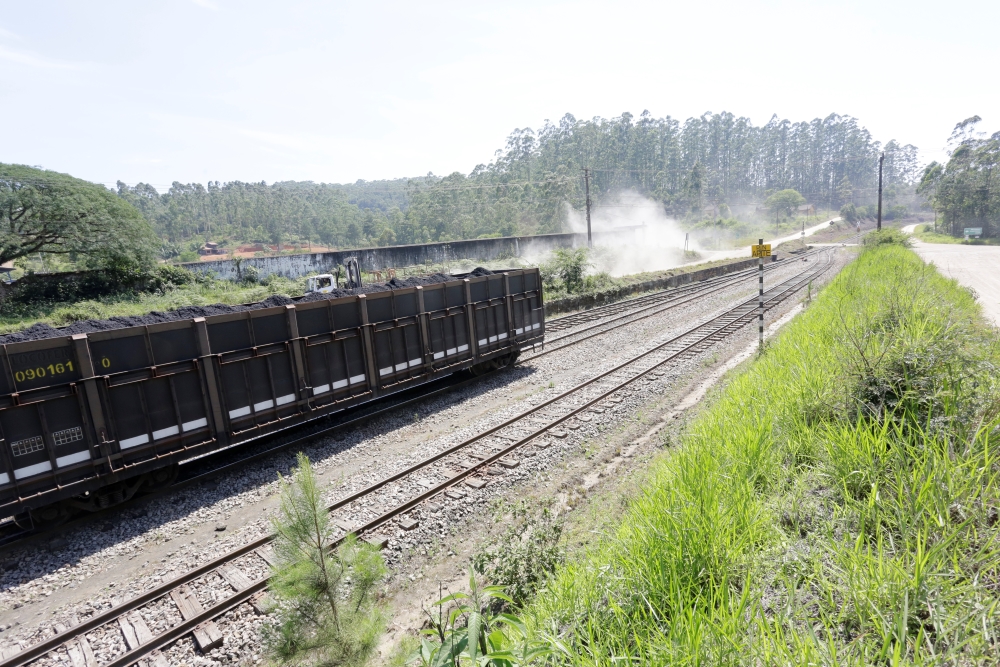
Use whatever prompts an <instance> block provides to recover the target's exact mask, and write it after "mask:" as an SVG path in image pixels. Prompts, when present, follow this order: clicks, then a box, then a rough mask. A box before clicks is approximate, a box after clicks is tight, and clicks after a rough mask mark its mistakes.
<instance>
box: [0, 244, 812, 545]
mask: <svg viewBox="0 0 1000 667" xmlns="http://www.w3.org/2000/svg"><path fill="white" fill-rule="evenodd" d="M818 252H822V251H820V250H815V251H810V252H807V253H804V254H802V255H798V256H797V258H807V257H811V256H814V255H815V254H817V253H818ZM786 266H788V262H786V263H783V264H772V265H767V266H766V267H765V270H767V271H771V270H773V269H778V268H782V267H786ZM757 271H758V270H757V269H756V268H753V269H746V270H743V271H738V272H735V273H731V274H727V275H725V276H718V277H715V278H710V279H708V280H704V281H699V282H698V283H692V284H689V285H684V286H681V287H677V288H671V289H666V290H661V291H657V292H654V293H651V294H647V295H644V296H641V297H639V298H636V299H629V300H627V301H622V302H617V303H613V304H608V305H606V306H600V307H598V308H593V309H590V310H587V311H583V312H580V313H575V314H573V315H568V316H566V317H562V318H558V319H556V320H552V321H551V323H547V324H546V327H547V331H550V330H553V329H555V330H556V331H559V330H567V329H570V328H573V327H576V326H579V325H582V324H586V323H587V322H594V321H597V323H596V324H593V325H591V326H589V327H585V328H583V329H578V330H576V331H571V332H569V333H565V334H563V335H561V336H557V337H555V338H550V339H548V340H547V341H546V344H545V345H544V348H543V349H542V350H540V351H538V352H534V353H529V354H528V355H526V356H525V357H523V358H522V360H521V363H524V362H527V361H533V360H535V359H538V358H539V357H542V356H545V355H547V354H552V353H554V352H559V351H561V350H564V349H566V348H568V347H571V346H574V345H577V344H579V343H582V342H584V341H586V340H590V339H592V338H595V337H597V336H600V335H603V334H605V333H608V332H609V331H612V330H614V329H616V328H618V327H621V326H625V325H628V324H632V323H633V322H637V321H640V320H643V319H646V318H649V317H653V316H655V315H658V314H660V313H662V312H664V311H667V310H670V309H671V308H675V307H678V306H681V305H684V304H686V303H690V302H692V301H694V300H696V299H699V298H702V297H705V296H708V295H710V294H714V293H717V292H720V291H722V290H725V289H727V288H730V287H732V286H734V285H737V284H739V283H740V282H742V281H745V280H747V279H750V278H754V277H756V275H757ZM584 334H586V335H584ZM567 339H571V340H567ZM553 345H554V347H553ZM476 381H477V378H472V379H464V380H461V381H455V380H454V379H453V378H446V379H444V380H441V381H439V384H440V385H441V386H432V387H420V388H415V389H414V390H412V391H413V394H414V395H413V396H401V397H398V398H393V397H389V398H386V399H384V401H385V402H384V404H379V405H374V406H359V407H358V408H355V409H353V410H352V411H351V413H349V414H346V415H343V418H339V419H337V418H334V421H335V423H334V424H332V425H330V426H326V427H324V428H320V429H316V428H309V427H308V426H301V427H295V428H296V430H300V429H306V431H307V432H305V433H299V434H296V435H294V436H292V437H291V438H289V437H283V436H285V434H282V433H280V432H279V433H275V434H272V435H270V436H269V437H268V440H270V441H272V442H273V441H274V440H275V439H277V440H278V441H277V442H273V444H267V445H260V446H256V447H252V451H251V452H250V453H242V452H241V455H240V456H238V457H235V458H234V457H232V456H231V455H229V452H228V451H224V452H216V453H213V454H209V455H208V456H206V457H200V458H199V459H197V460H192V461H187V462H182V463H181V466H180V473H179V475H178V479H177V480H176V481H175V482H174V483H172V484H171V485H169V486H166V487H164V488H162V489H159V490H157V491H154V492H151V493H147V494H144V495H142V496H138V497H137V498H136V502H147V501H149V500H151V499H153V498H156V497H159V496H163V495H166V494H170V493H175V492H177V491H179V490H181V489H183V488H186V487H190V486H192V485H194V484H197V483H200V482H202V481H205V480H207V479H211V478H213V477H215V476H217V475H220V474H223V473H225V472H227V471H230V470H235V469H237V468H239V467H241V466H244V465H246V464H248V463H251V462H253V461H256V460H260V459H263V458H265V457H267V456H270V455H272V454H275V453H277V452H280V451H283V450H286V449H289V448H291V447H295V446H300V445H303V444H305V443H307V442H309V441H311V440H314V439H315V438H319V437H324V436H329V435H331V434H334V433H337V432H339V431H343V430H345V429H348V428H354V427H357V426H359V425H361V424H363V423H366V422H369V421H371V420H372V419H375V418H377V417H380V416H383V415H386V414H389V413H391V412H392V411H394V410H398V409H400V408H402V407H406V406H409V405H412V404H415V403H418V402H421V401H424V400H427V399H430V398H433V397H435V396H438V395H442V394H445V393H448V392H450V391H454V390H456V389H460V388H462V387H464V386H466V385H469V384H472V383H474V382H476ZM427 389H430V391H427ZM203 461H209V462H211V461H219V463H216V464H212V463H209V464H208V465H204V464H203V463H202V462H203ZM121 509H122V506H120V505H116V506H113V507H109V508H107V509H105V510H102V511H99V512H94V513H87V514H84V515H81V516H79V517H76V518H74V519H71V520H70V521H67V522H65V523H63V524H61V525H59V526H58V527H54V528H47V529H25V528H22V527H21V526H18V525H17V524H15V523H14V522H13V521H12V520H7V521H5V522H0V551H8V550H9V549H11V548H13V547H16V546H23V545H24V544H27V543H29V542H30V541H34V540H40V539H46V538H47V537H49V536H51V535H52V534H54V533H55V532H57V531H58V532H63V531H65V530H67V529H70V528H73V527H75V526H79V525H83V524H85V523H88V522H91V521H95V520H98V519H100V518H102V517H104V516H107V515H110V514H113V513H115V512H118V511H120V510H121Z"/></svg>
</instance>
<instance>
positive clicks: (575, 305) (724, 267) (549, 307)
mask: <svg viewBox="0 0 1000 667" xmlns="http://www.w3.org/2000/svg"><path fill="white" fill-rule="evenodd" d="M771 261H772V262H776V261H778V256H777V255H771ZM755 266H757V260H756V259H740V260H736V261H735V262H730V263H729V264H720V265H718V266H713V267H710V268H707V269H699V270H697V271H689V272H688V273H678V274H677V275H675V276H667V277H665V278H657V279H656V280H647V281H646V282H642V283H636V284H634V285H628V286H627V287H619V288H616V289H612V290H607V291H604V292H597V293H596V294H584V295H581V296H571V297H566V298H565V299H557V300H555V301H548V302H546V303H545V317H551V316H552V315H557V314H558V313H569V312H572V311H576V310H586V309H588V308H596V307H597V306H603V305H604V304H607V303H614V302H615V301H621V300H622V299H624V298H625V297H627V296H631V295H632V294H641V293H642V292H650V291H652V290H657V289H666V288H667V287H677V286H678V285H686V284H687V283H694V282H698V281H699V280H706V279H708V278H714V277H715V276H722V275H725V274H727V273H733V272H735V271H742V270H743V269H749V268H753V267H755Z"/></svg>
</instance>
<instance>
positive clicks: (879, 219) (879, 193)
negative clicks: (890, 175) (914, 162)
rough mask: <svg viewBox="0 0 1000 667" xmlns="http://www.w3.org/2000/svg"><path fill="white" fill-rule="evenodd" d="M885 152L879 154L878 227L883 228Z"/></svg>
mask: <svg viewBox="0 0 1000 667" xmlns="http://www.w3.org/2000/svg"><path fill="white" fill-rule="evenodd" d="M883 160H885V153H882V154H881V155H879V156H878V222H877V227H876V228H877V229H882V161H883Z"/></svg>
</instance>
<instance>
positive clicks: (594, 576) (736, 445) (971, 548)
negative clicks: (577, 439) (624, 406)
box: [525, 245, 1000, 665]
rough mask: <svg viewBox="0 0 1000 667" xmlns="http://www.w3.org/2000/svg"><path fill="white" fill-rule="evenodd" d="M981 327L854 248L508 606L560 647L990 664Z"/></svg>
mask: <svg viewBox="0 0 1000 667" xmlns="http://www.w3.org/2000/svg"><path fill="white" fill-rule="evenodd" d="M998 360H1000V350H998V345H997V342H996V336H995V331H994V330H991V329H989V328H987V327H986V325H984V324H982V321H981V319H980V315H979V309H978V306H977V305H976V304H975V301H974V300H973V298H972V296H971V295H970V294H969V292H968V291H966V290H964V289H962V288H961V287H959V286H958V285H957V284H955V283H954V282H952V281H949V280H947V279H945V278H943V277H942V276H940V275H939V274H937V273H936V272H935V270H934V269H933V268H932V267H927V266H925V265H924V264H923V263H922V262H921V261H920V260H919V259H918V258H917V257H916V256H915V255H914V254H913V253H912V252H910V251H909V250H906V249H904V248H901V247H898V246H891V245H888V246H887V245H883V246H878V247H874V248H871V249H866V250H865V251H864V252H862V254H861V256H860V257H859V259H858V260H857V261H855V262H854V263H852V264H851V265H849V266H848V267H847V268H846V269H845V270H844V271H843V272H842V273H841V274H840V275H839V276H838V277H837V278H836V279H835V280H834V281H833V283H832V284H831V285H830V286H829V287H828V288H827V289H825V290H824V291H823V292H822V293H821V294H820V295H819V297H818V298H817V299H816V300H815V301H814V303H813V305H812V306H811V307H810V308H809V310H807V311H806V312H805V313H803V314H802V315H801V316H800V317H798V318H797V319H796V320H795V321H794V322H793V323H792V324H791V325H789V327H788V330H787V331H786V332H784V333H783V334H782V335H781V336H780V338H779V339H778V340H777V341H776V342H775V343H773V344H772V345H771V346H770V347H769V349H768V350H767V352H766V354H765V355H764V356H763V357H761V358H759V359H758V360H757V361H755V362H754V363H753V364H752V365H751V366H750V368H749V369H748V370H747V371H746V372H744V373H742V374H741V375H738V376H737V377H735V378H734V379H733V380H732V382H731V383H730V384H729V385H728V386H727V387H726V388H725V390H724V391H722V392H721V393H720V395H719V398H718V399H717V401H716V402H715V403H714V404H713V405H712V406H711V408H710V409H708V410H707V411H706V412H704V413H703V414H702V415H701V416H700V417H699V418H697V419H696V420H695V421H694V422H693V423H692V424H691V426H690V427H689V429H688V430H687V432H686V433H685V434H684V435H683V437H682V438H681V439H680V441H681V442H680V445H679V446H678V447H677V448H676V449H674V450H672V451H669V452H667V453H665V454H663V455H662V456H661V457H660V458H659V459H658V460H657V461H656V462H655V463H654V466H653V468H652V470H651V472H650V477H649V481H648V482H647V483H646V484H645V485H644V487H643V489H642V491H641V492H640V493H639V494H638V495H637V497H636V499H635V500H633V501H632V503H631V504H630V505H629V507H628V508H627V509H626V510H625V511H624V512H623V514H622V516H621V518H620V525H618V526H617V528H616V529H615V530H612V531H611V533H610V534H609V535H608V537H606V538H605V539H603V540H602V541H600V543H599V545H598V546H596V547H593V548H591V549H590V550H588V551H587V552H585V553H582V554H576V556H575V558H571V559H570V561H569V563H568V564H567V565H565V566H563V567H562V568H561V569H560V570H559V571H558V572H557V574H556V575H555V577H554V578H553V579H552V580H551V581H550V583H549V584H548V587H547V590H545V591H544V592H543V593H542V594H540V595H539V597H537V598H536V599H535V601H534V602H533V603H532V604H531V605H529V607H528V608H527V609H526V610H525V618H526V619H527V620H528V622H529V623H530V625H531V626H532V627H533V628H534V631H535V632H536V633H540V634H544V635H547V636H549V637H557V638H559V640H560V641H561V642H562V643H563V645H565V646H566V647H567V648H568V650H567V651H566V652H565V655H566V656H567V660H568V661H569V662H573V663H575V664H583V665H589V664H617V665H621V664H671V665H674V664H676V665H723V664H734V665H735V664H739V665H803V664H824V665H867V664H886V665H889V664H893V665H897V664H990V663H991V661H992V660H993V658H994V656H995V646H994V644H995V642H996V641H997V640H998V632H1000V625H998V609H997V607H998V601H1000V589H998V586H1000V543H998V541H997V538H998V537H1000V535H998V528H1000V526H998V525H997V524H998V503H1000V480H998V477H997V474H998V470H1000V467H998V460H997V456H998V455H1000V442H998V438H1000V436H998V429H1000V418H998V412H1000V391H998V387H997V373H996V363H997V361H998Z"/></svg>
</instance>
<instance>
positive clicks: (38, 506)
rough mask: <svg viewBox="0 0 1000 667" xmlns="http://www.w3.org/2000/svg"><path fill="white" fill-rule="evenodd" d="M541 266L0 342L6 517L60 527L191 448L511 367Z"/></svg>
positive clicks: (165, 468) (536, 326)
mask: <svg viewBox="0 0 1000 667" xmlns="http://www.w3.org/2000/svg"><path fill="white" fill-rule="evenodd" d="M544 326H545V325H544V320H543V309H542V288H541V279H540V276H539V273H538V270H537V269H523V270H511V271H506V272H502V273H496V274H493V275H483V276H472V275H469V276H468V277H463V276H458V277H456V278H455V279H454V280H449V281H447V282H440V283H434V284H428V285H424V286H416V287H410V288H404V289H393V290H388V291H379V292H369V293H367V294H358V295H353V296H346V297H341V298H332V299H320V300H315V301H309V302H307V301H306V300H298V301H296V302H295V303H294V304H293V305H285V306H280V307H276V308H262V309H259V310H248V311H244V312H234V313H230V314H225V315H216V316H211V317H199V318H193V319H186V320H178V321H174V322H165V323H160V324H154V325H146V326H138V327H128V328H121V329H114V330H110V331H101V332H97V333H89V334H77V335H72V336H62V337H58V338H49V339H46V340H37V341H30V342H22V343H13V344H6V345H3V346H2V350H0V365H2V368H0V516H15V517H18V519H19V522H21V521H24V520H25V519H26V518H30V520H31V522H32V523H34V524H35V525H40V524H48V525H51V524H53V523H57V522H59V521H61V520H63V519H64V518H65V517H66V516H68V515H69V514H71V513H73V512H74V511H80V510H95V509H100V508H103V507H108V506H111V505H114V504H116V503H120V502H122V501H124V500H127V499H129V498H131V497H132V496H134V495H135V494H136V493H139V492H142V491H144V490H149V489H155V488H157V487H160V486H163V485H166V484H169V483H170V482H171V481H172V480H173V479H174V476H175V475H176V470H177V467H178V465H179V464H180V463H181V462H183V461H185V460H187V459H191V458H192V457H196V456H200V455H203V454H207V453H212V452H216V451H218V450H221V449H224V448H231V447H234V446H239V445H241V444H245V443H248V442H249V441H251V440H255V439H257V438H260V437H262V436H267V435H269V434H272V433H275V432H277V431H279V430H282V429H285V428H288V427H291V426H295V425H298V424H302V423H305V422H308V421H310V420H313V419H317V418H319V417H325V416H328V415H330V414H332V413H335V412H337V411H340V410H344V409H347V408H350V407H353V406H356V405H358V404H360V403H365V402H368V401H372V400H375V399H377V398H380V397H383V396H386V395H389V394H392V393H394V392H398V391H402V390H405V389H409V388H411V387H414V386H417V385H420V384H422V383H426V382H429V381H431V380H434V379H437V378H439V377H441V376H444V375H448V374H451V373H455V372H456V371H460V370H465V369H471V370H472V371H473V372H482V371H484V370H489V369H491V368H495V367H498V366H502V365H505V364H507V363H509V362H510V361H512V360H513V359H515V358H516V356H517V354H518V352H519V351H520V350H521V349H522V348H523V347H524V346H526V345H529V346H530V345H533V344H536V343H538V342H540V341H541V340H542V337H543V334H544Z"/></svg>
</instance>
